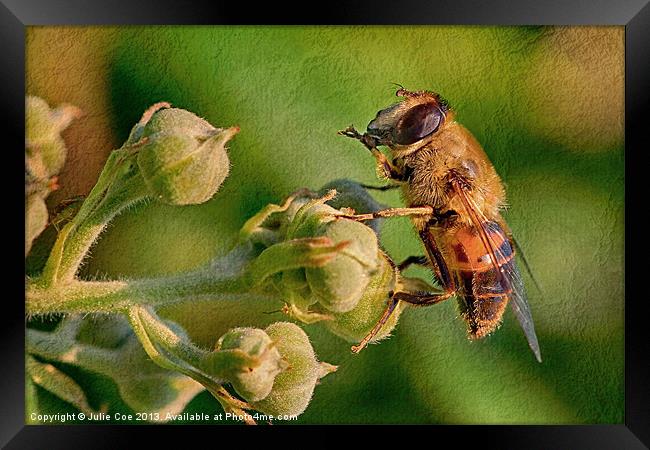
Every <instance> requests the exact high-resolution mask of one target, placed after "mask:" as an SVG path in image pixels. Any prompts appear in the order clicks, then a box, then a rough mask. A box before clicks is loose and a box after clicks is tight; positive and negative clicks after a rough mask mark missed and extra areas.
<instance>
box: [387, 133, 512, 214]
mask: <svg viewBox="0 0 650 450" xmlns="http://www.w3.org/2000/svg"><path fill="white" fill-rule="evenodd" d="M398 161H399V163H400V165H402V168H403V170H404V171H405V172H406V173H407V174H408V181H407V183H405V185H404V189H403V195H404V200H405V203H406V204H407V205H408V206H423V205H429V206H433V207H434V208H435V209H436V210H438V211H439V212H441V213H444V212H446V211H449V210H454V211H456V212H458V213H459V214H460V215H461V216H462V217H467V214H464V212H465V211H464V209H465V208H464V206H463V204H462V202H461V201H460V199H458V198H457V196H456V195H455V193H454V191H453V189H452V188H451V182H452V180H454V179H455V180H457V181H458V182H459V183H460V184H461V185H462V187H463V189H465V190H466V191H468V193H469V195H470V197H471V198H472V200H473V201H474V202H475V206H476V207H477V208H478V209H479V210H480V211H481V212H482V213H483V214H484V215H485V216H486V218H490V219H492V218H495V217H496V216H497V215H498V214H499V209H500V208H501V207H502V206H503V205H504V202H505V193H504V189H503V185H502V183H501V180H500V179H499V176H498V175H497V173H496V171H495V170H494V167H493V166H492V164H491V163H490V161H489V160H488V158H487V156H486V154H485V153H484V152H483V149H482V148H481V146H480V144H479V143H478V142H477V141H476V139H474V137H473V136H472V135H471V134H470V133H469V131H467V130H466V129H465V128H464V127H462V126H461V125H459V124H457V123H454V124H451V126H450V127H448V128H447V129H445V130H442V131H441V132H440V133H439V134H438V135H437V136H436V138H435V139H433V140H431V141H429V142H427V143H426V144H425V145H423V146H422V147H420V148H419V149H417V150H415V151H413V152H412V153H410V154H408V155H405V156H403V157H402V158H399V160H398Z"/></svg>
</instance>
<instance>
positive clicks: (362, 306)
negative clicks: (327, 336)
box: [321, 252, 406, 342]
mask: <svg viewBox="0 0 650 450" xmlns="http://www.w3.org/2000/svg"><path fill="white" fill-rule="evenodd" d="M395 286H396V273H395V269H394V268H393V266H392V265H391V264H390V263H389V262H388V257H387V256H386V255H385V254H383V252H380V258H379V268H378V270H377V272H376V273H375V275H373V276H372V278H371V279H370V283H369V284H368V286H367V287H366V289H365V291H364V292H363V295H362V296H361V299H360V300H359V302H358V303H357V304H356V306H355V307H354V309H352V310H351V311H348V312H344V313H334V314H331V316H332V319H331V320H325V321H323V322H321V323H322V324H323V325H324V326H325V327H326V328H327V329H328V330H329V331H331V332H332V333H334V334H335V335H337V336H339V337H342V338H343V339H345V340H347V341H349V342H359V341H361V340H362V339H363V338H364V337H365V336H366V335H367V334H368V333H370V331H371V330H372V329H373V328H374V326H375V325H376V324H377V322H378V321H379V319H380V318H381V316H382V314H383V313H384V311H385V309H386V306H387V305H388V301H389V294H390V292H393V291H394V290H395V289H396V287H395ZM405 307H406V303H404V302H400V303H399V304H398V305H397V307H396V308H395V311H393V313H392V314H391V316H390V318H389V319H388V321H387V322H386V323H385V324H384V325H383V326H382V328H381V329H380V330H379V332H378V333H377V334H376V335H375V337H374V338H373V339H372V340H371V341H370V342H376V341H379V340H381V339H384V338H386V337H388V336H389V335H390V333H391V332H392V330H393V329H394V328H395V325H397V321H398V320H399V317H400V315H401V313H402V311H403V310H404V308H405Z"/></svg>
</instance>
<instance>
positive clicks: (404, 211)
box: [338, 206, 433, 221]
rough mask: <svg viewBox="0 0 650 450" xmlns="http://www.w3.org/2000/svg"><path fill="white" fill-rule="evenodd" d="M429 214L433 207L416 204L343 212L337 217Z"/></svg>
mask: <svg viewBox="0 0 650 450" xmlns="http://www.w3.org/2000/svg"><path fill="white" fill-rule="evenodd" d="M431 214H433V208H432V207H431V206H416V207H413V208H388V209H382V210H381V211H375V212H374V213H368V214H343V215H340V216H338V217H342V218H344V219H353V220H358V221H363V220H372V219H379V218H386V217H403V216H430V215H431Z"/></svg>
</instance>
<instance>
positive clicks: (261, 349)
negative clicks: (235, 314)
mask: <svg viewBox="0 0 650 450" xmlns="http://www.w3.org/2000/svg"><path fill="white" fill-rule="evenodd" d="M216 350H218V351H228V350H239V351H243V352H244V353H245V354H246V355H248V356H250V357H252V358H253V359H254V360H257V365H256V366H255V367H244V368H241V367H237V368H236V369H234V370H233V373H232V375H231V376H230V382H231V384H232V386H233V387H234V388H235V390H236V391H237V393H238V394H239V395H241V396H242V397H243V398H245V399H246V400H247V401H249V402H255V401H258V400H262V399H263V398H265V397H266V396H267V395H269V393H270V392H271V389H272V387H273V382H274V380H275V378H276V375H278V374H279V373H280V372H281V371H282V370H284V369H285V368H286V367H287V366H286V362H285V361H284V360H283V359H282V356H280V352H279V351H278V349H277V348H276V347H275V344H274V343H273V341H272V340H271V338H270V337H269V336H268V335H267V334H266V333H265V332H264V331H262V330H260V329H257V328H235V329H233V330H230V331H229V332H228V333H226V334H224V335H223V336H222V337H221V338H220V339H219V341H218V342H217V347H216Z"/></svg>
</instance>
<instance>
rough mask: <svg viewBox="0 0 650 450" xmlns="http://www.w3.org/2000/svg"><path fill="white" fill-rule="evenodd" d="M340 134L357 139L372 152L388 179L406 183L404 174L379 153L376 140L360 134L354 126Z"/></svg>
mask: <svg viewBox="0 0 650 450" xmlns="http://www.w3.org/2000/svg"><path fill="white" fill-rule="evenodd" d="M338 134H340V135H342V136H347V137H349V138H352V139H356V140H358V141H359V142H361V143H362V144H363V145H364V146H365V147H366V148H367V149H368V150H370V153H372V156H374V157H375V160H376V161H377V168H378V169H379V171H381V172H382V173H383V174H384V176H385V177H386V178H389V179H391V180H397V181H406V177H405V175H404V173H402V171H400V170H399V169H398V168H396V167H395V166H394V165H393V164H391V162H390V161H389V160H388V158H386V155H384V154H383V153H382V152H380V151H379V149H378V148H377V145H378V142H377V139H376V138H374V137H372V136H370V135H368V134H367V133H364V134H361V133H359V132H358V131H357V130H356V129H355V128H354V127H353V126H349V127H347V128H346V129H345V130H341V131H339V132H338Z"/></svg>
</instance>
